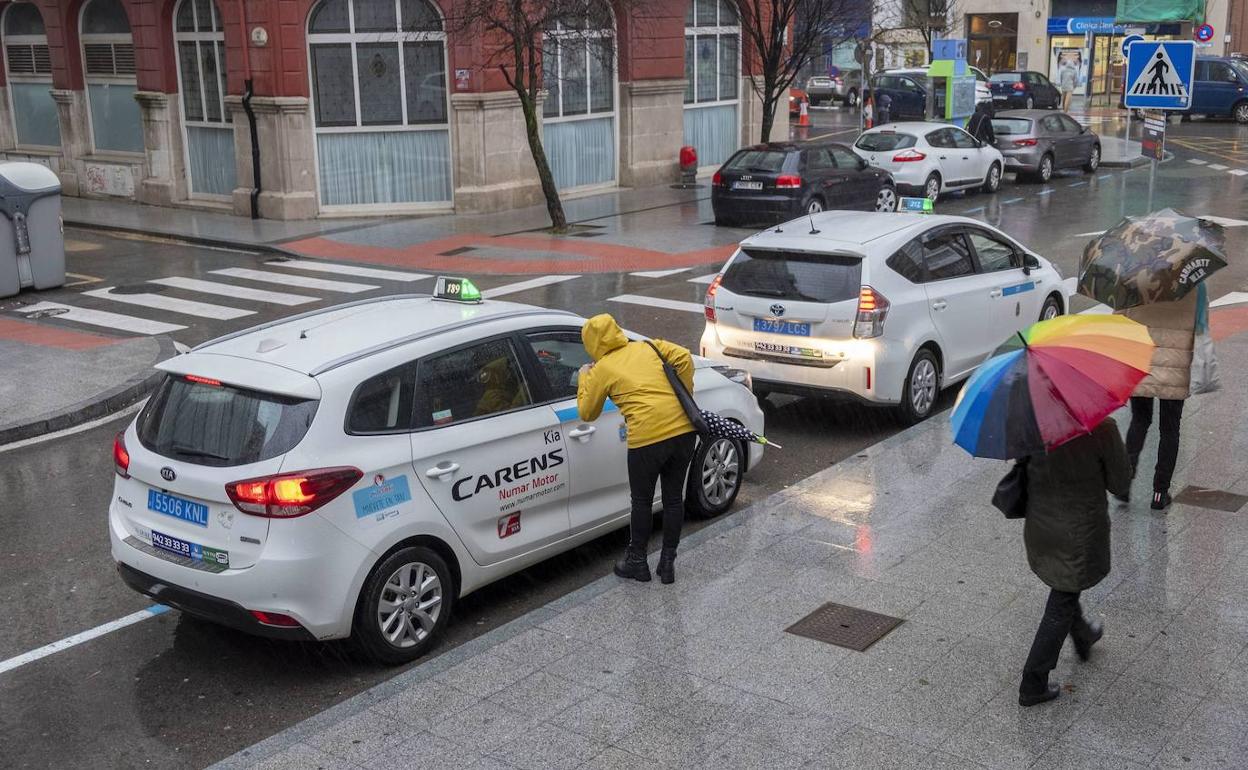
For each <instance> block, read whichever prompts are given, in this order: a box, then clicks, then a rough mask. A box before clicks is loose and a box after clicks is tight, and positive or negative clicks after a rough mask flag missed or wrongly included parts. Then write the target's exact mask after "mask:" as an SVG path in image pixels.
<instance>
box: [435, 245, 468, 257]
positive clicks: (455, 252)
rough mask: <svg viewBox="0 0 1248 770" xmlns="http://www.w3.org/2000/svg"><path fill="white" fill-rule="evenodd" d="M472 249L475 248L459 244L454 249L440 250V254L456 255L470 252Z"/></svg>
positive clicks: (440, 255)
mask: <svg viewBox="0 0 1248 770" xmlns="http://www.w3.org/2000/svg"><path fill="white" fill-rule="evenodd" d="M472 250H473V247H472V246H459V247H457V248H454V249H448V250H447V251H443V252H439V253H438V256H439V257H454V256H456V255H458V254H467V253H468V252H470V251H472Z"/></svg>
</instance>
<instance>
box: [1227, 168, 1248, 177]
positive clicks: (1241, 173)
mask: <svg viewBox="0 0 1248 770" xmlns="http://www.w3.org/2000/svg"><path fill="white" fill-rule="evenodd" d="M1226 173H1228V174H1234V175H1235V176H1244V175H1248V171H1245V170H1243V169H1242V168H1233V169H1231V170H1230V171H1227V172H1226Z"/></svg>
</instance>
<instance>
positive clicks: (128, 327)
mask: <svg viewBox="0 0 1248 770" xmlns="http://www.w3.org/2000/svg"><path fill="white" fill-rule="evenodd" d="M48 310H57V311H63V312H60V313H57V314H56V316H55V317H56V318H59V319H61V320H63V321H73V322H75V323H80V324H86V325H88V326H102V327H104V328H106V329H114V330H117V331H123V332H131V333H133V334H148V335H151V334H168V333H170V332H176V331H179V330H180V329H185V328H186V327H185V326H182V325H180V324H170V323H165V322H163V321H149V320H147V319H146V318H136V317H134V316H131V315H122V314H121V313H110V312H108V311H106V310H91V309H90V308H85V307H74V306H72V305H62V304H61V303H59V302H39V303H37V304H34V305H27V306H26V307H22V308H18V309H17V312H19V313H39V312H43V311H48Z"/></svg>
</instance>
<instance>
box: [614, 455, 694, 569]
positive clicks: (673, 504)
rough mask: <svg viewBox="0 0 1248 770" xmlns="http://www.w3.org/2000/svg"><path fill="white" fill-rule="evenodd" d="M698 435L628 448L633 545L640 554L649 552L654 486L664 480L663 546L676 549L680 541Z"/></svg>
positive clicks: (630, 543)
mask: <svg viewBox="0 0 1248 770" xmlns="http://www.w3.org/2000/svg"><path fill="white" fill-rule="evenodd" d="M696 440H697V434H694V433H686V434H684V435H683V436H675V437H673V438H669V439H665V440H663V441H660V442H658V443H657V444H650V445H649V446H643V447H640V448H638V449H630V450H628V490H629V494H630V496H631V497H632V502H633V518H632V527H631V529H630V531H629V547H630V548H632V549H633V550H634V551H636V552H637V553H641V554H644V553H645V552H646V543H648V542H649V541H650V531H651V529H652V528H653V521H652V518H653V514H654V485H655V483H656V482H659V481H662V482H663V547H664V548H675V547H676V546H677V545H678V544H679V543H680V528H681V526H683V525H684V523H685V472H686V471H687V470H688V469H689V461H690V460H691V459H693V447H694V443H695V442H696Z"/></svg>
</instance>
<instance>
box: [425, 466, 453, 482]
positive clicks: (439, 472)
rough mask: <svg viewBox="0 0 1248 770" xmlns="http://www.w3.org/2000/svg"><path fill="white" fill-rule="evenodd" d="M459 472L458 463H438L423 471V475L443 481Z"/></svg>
mask: <svg viewBox="0 0 1248 770" xmlns="http://www.w3.org/2000/svg"><path fill="white" fill-rule="evenodd" d="M457 470H459V463H450V462H440V463H438V464H437V465H435V466H433V467H432V468H430V469H429V470H427V471H425V475H426V476H428V477H429V478H431V479H442V480H443V481H445V480H446V479H448V478H450V477H451V476H452V475H454V473H455V471H457Z"/></svg>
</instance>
